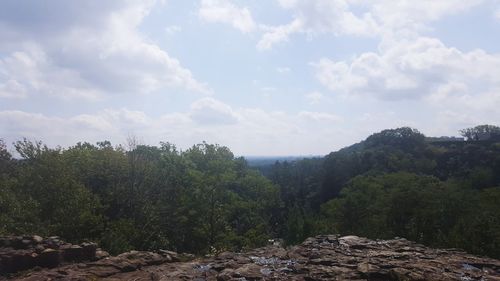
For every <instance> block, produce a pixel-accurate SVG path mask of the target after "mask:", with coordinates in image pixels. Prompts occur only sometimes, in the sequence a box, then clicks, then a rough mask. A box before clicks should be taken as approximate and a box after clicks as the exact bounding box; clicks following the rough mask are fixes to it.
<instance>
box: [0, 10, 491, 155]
mask: <svg viewBox="0 0 500 281" xmlns="http://www.w3.org/2000/svg"><path fill="white" fill-rule="evenodd" d="M398 3H399V4H400V5H394V2H393V1H387V0H377V1H364V0H363V1H349V0H313V1H306V0H275V1H267V2H265V3H264V2H262V3H261V2H258V3H257V2H254V1H245V0H234V1H230V0H200V1H178V0H177V1H174V0H171V1H169V0H148V1H138V0H128V1H121V0H112V1H106V2H102V1H97V0H91V1H85V2H81V1H60V0H49V1H44V2H32V1H27V0H17V1H15V0H7V1H2V2H0V42H1V43H0V138H3V139H4V140H5V142H6V143H8V144H9V145H10V144H11V143H12V142H13V141H15V140H19V139H21V138H23V137H26V138H28V139H39V140H42V141H44V143H46V144H47V145H48V146H50V147H54V146H56V145H61V146H64V147H67V146H69V145H73V144H75V143H76V142H77V141H79V140H82V139H84V140H86V141H88V142H90V143H95V142H97V141H100V140H103V139H106V140H109V141H111V142H112V143H114V144H115V143H116V144H119V143H126V141H125V140H126V139H127V137H129V136H140V139H139V140H140V142H141V143H144V144H147V145H154V144H158V143H159V142H160V141H169V142H171V143H173V144H176V145H177V146H178V147H179V148H182V149H186V148H189V147H190V146H192V145H193V144H196V143H201V141H202V140H205V141H206V142H207V143H218V144H220V145H223V146H227V147H228V148H230V149H231V151H232V152H233V153H234V154H235V155H246V156H255V157H264V156H268V157H290V156H298V157H302V156H304V155H322V156H324V155H326V154H328V153H330V152H332V151H338V150H339V149H341V148H343V147H346V146H349V145H351V144H354V143H358V142H360V141H362V140H363V139H365V138H366V137H368V136H369V135H370V134H373V133H376V132H379V131H381V130H383V129H387V128H397V127H403V126H409V127H412V128H417V129H418V130H419V131H420V132H422V133H423V134H424V135H428V136H433V135H440V136H441V135H449V136H457V135H458V131H459V130H460V129H463V128H467V127H472V126H475V125H478V124H499V123H500V110H498V108H500V37H498V34H500V2H498V1H496V0H467V1H458V0H443V1H439V3H437V4H436V2H435V1H432V0H424V1H420V2H412V1H407V0H399V2H398Z"/></svg>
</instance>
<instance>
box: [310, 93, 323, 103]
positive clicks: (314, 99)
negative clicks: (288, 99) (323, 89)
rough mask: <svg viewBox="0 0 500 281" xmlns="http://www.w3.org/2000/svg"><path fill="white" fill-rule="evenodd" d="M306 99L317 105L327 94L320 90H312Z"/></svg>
mask: <svg viewBox="0 0 500 281" xmlns="http://www.w3.org/2000/svg"><path fill="white" fill-rule="evenodd" d="M306 99H307V100H308V101H309V104H311V105H315V104H319V103H321V102H322V101H324V100H325V95H323V94H322V93H320V92H310V93H307V94H306Z"/></svg>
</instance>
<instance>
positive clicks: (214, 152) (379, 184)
mask: <svg viewBox="0 0 500 281" xmlns="http://www.w3.org/2000/svg"><path fill="white" fill-rule="evenodd" d="M498 132H500V129H499V128H498V127H495V126H478V127H475V128H471V129H468V130H464V131H463V132H462V133H463V134H464V136H465V137H466V138H467V140H466V141H464V140H456V139H446V138H444V139H443V138H437V139H436V138H426V137H425V136H424V135H422V134H421V133H419V132H418V131H417V130H415V129H411V128H399V129H393V130H385V131H382V132H380V133H376V134H374V135H372V136H370V137H368V138H367V139H366V140H365V141H363V142H361V143H358V144H355V145H353V146H350V147H347V148H344V149H342V150H340V151H337V152H333V153H331V154H329V155H327V156H326V157H323V158H312V159H303V160H297V161H291V162H289V161H284V162H276V163H275V164H274V165H272V166H268V168H267V170H266V171H265V173H264V174H265V175H266V177H264V176H263V174H262V173H261V172H259V171H258V170H255V169H253V168H251V167H249V165H248V163H247V161H246V160H245V159H244V158H241V157H235V156H234V155H233V153H232V152H231V151H230V150H229V149H228V148H226V147H223V146H218V145H211V144H206V143H202V144H199V145H195V146H193V147H191V148H189V149H187V150H185V151H179V150H177V149H176V147H175V146H174V145H172V144H169V143H161V144H160V145H159V146H149V145H130V146H129V148H127V149H125V148H123V147H121V146H112V145H111V143H109V142H107V141H105V142H99V143H97V144H95V145H94V144H90V143H78V144H76V145H74V146H71V147H68V148H59V147H58V148H49V147H47V146H45V145H44V144H43V143H41V142H36V141H29V140H21V141H18V142H16V143H14V147H15V149H16V151H17V154H18V155H20V156H21V158H20V159H17V158H13V157H12V155H11V153H9V149H8V148H7V146H6V145H5V143H4V142H0V235H4V234H6V235H11V234H14V235H16V234H34V233H36V234H40V235H44V236H51V235H58V236H61V237H62V238H63V239H65V240H67V241H70V242H81V241H83V240H86V239H89V240H92V241H97V242H99V244H100V245H101V246H102V247H103V248H104V249H106V250H108V251H110V252H111V253H120V252H123V251H126V250H130V249H138V250H155V249H172V250H175V251H179V252H190V253H197V254H204V253H213V252H220V251H224V250H242V249H248V248H253V247H257V246H261V245H264V244H266V243H267V241H268V239H271V238H276V237H281V238H284V239H285V241H286V242H287V243H288V244H293V243H298V242H302V241H303V239H304V238H306V237H310V236H314V235H316V234H327V233H340V234H356V235H361V236H367V237H370V238H393V237H395V236H399V237H405V238H408V239H410V240H414V241H417V242H421V243H424V244H426V245H428V246H434V247H457V248H464V249H465V250H467V251H469V252H472V253H476V254H485V255H489V256H491V257H496V258H498V257H500V252H499V251H500V204H499V202H500V141H499V140H498Z"/></svg>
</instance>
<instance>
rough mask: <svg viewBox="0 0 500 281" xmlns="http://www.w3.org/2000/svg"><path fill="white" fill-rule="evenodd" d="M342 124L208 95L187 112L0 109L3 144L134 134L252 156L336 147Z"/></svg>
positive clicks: (118, 139) (120, 139)
mask: <svg viewBox="0 0 500 281" xmlns="http://www.w3.org/2000/svg"><path fill="white" fill-rule="evenodd" d="M342 123H343V121H342V118H340V117H338V116H336V115H334V114H332V113H327V112H310V111H302V112H298V113H296V114H290V113H284V112H279V111H264V110H262V109H256V108H233V107H231V106H229V105H228V104H225V103H223V102H221V101H219V100H216V99H213V98H202V99H200V100H197V101H195V102H193V103H192V104H191V107H190V108H189V110H187V111H183V112H174V113H168V114H164V115H163V116H159V117H152V116H148V115H147V114H145V113H144V112H140V111H133V110H128V109H125V108H122V109H107V110H102V111H98V112H95V113H94V114H81V115H76V116H73V117H68V118H61V117H55V116H47V115H42V114H36V113H28V112H23V111H0V131H1V132H2V137H3V138H5V140H6V141H7V142H8V143H9V142H13V141H15V140H18V139H19V138H21V137H28V138H31V139H34V138H36V139H41V140H43V141H44V142H46V143H48V144H49V145H52V146H54V145H63V146H68V145H73V144H75V143H76V142H78V141H89V142H96V141H101V140H110V141H112V142H113V143H114V144H118V143H124V142H125V140H126V138H127V137H128V136H129V135H135V136H137V137H139V138H141V139H144V140H147V143H149V144H157V143H158V142H159V141H170V142H173V143H175V144H177V145H179V146H180V147H181V148H187V147H189V146H191V145H193V144H195V143H199V142H201V141H203V140H205V141H208V142H210V143H219V144H222V145H227V146H229V147H230V148H231V149H232V150H233V151H234V152H235V153H237V154H242V153H245V154H253V155H263V154H267V155H289V154H302V153H304V147H310V150H309V149H308V150H309V151H310V153H311V154H321V153H327V152H329V151H331V150H333V149H335V148H339V147H335V146H333V145H334V144H332V143H331V142H330V140H331V139H332V138H333V136H334V135H335V134H338V132H339V131H340V128H336V127H334V126H333V125H335V126H339V125H341V124H342ZM341 138H342V137H337V138H336V139H341ZM347 142H348V141H347V140H344V143H347Z"/></svg>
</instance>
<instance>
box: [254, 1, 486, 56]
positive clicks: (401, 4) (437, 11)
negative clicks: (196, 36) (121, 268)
mask: <svg viewBox="0 0 500 281" xmlns="http://www.w3.org/2000/svg"><path fill="white" fill-rule="evenodd" d="M484 1H485V0H441V1H435V0H422V1H412V0H400V1H397V2H394V1H393V0H375V1H373V0H278V3H279V4H280V6H281V7H282V8H283V9H287V10H291V11H292V13H293V20H292V21H291V22H289V23H286V24H281V25H276V26H263V27H264V28H263V29H264V31H265V32H264V34H263V36H262V38H261V39H260V41H259V42H258V43H257V49H259V50H268V49H271V48H272V47H273V45H274V44H276V43H280V42H286V41H288V40H289V37H290V35H292V34H295V33H299V34H306V35H307V36H308V37H312V36H315V35H318V34H325V33H329V34H333V35H336V36H340V35H355V36H365V37H373V36H379V37H383V38H414V37H416V36H418V35H419V34H420V33H421V32H422V31H425V30H428V29H429V28H430V27H429V25H428V24H429V23H430V22H433V21H437V20H439V19H441V18H443V17H445V16H447V15H451V14H457V13H460V12H463V11H466V10H468V9H470V8H472V7H474V6H477V5H479V4H481V3H483V2H484Z"/></svg>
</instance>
